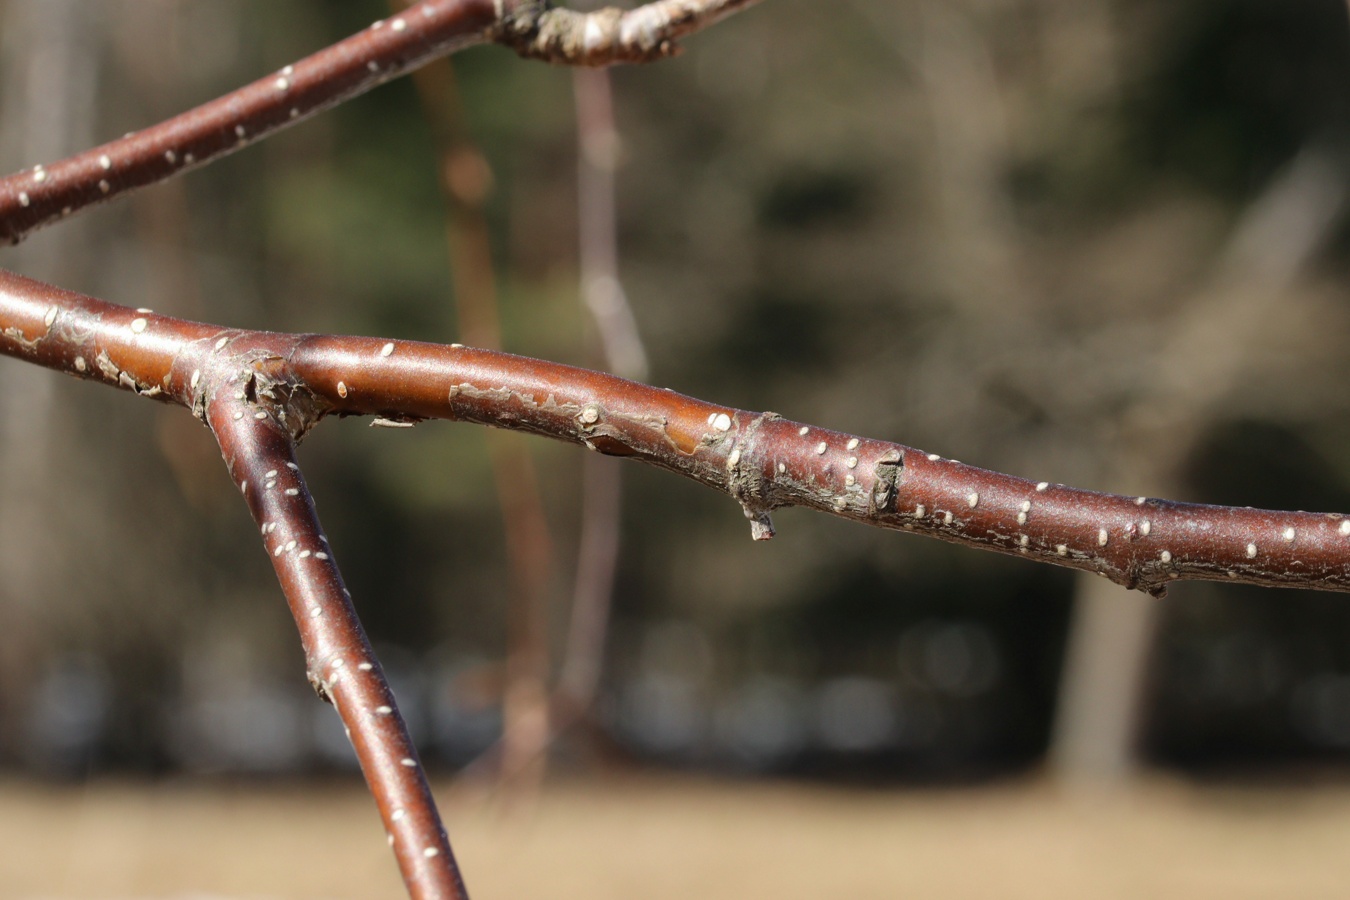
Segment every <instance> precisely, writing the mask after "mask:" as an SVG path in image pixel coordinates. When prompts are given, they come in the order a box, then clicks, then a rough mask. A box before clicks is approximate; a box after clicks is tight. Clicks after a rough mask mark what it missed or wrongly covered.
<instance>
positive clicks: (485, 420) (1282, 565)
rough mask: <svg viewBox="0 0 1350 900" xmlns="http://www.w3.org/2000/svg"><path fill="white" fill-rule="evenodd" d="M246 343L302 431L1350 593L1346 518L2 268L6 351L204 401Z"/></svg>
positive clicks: (1078, 565) (1160, 589)
mask: <svg viewBox="0 0 1350 900" xmlns="http://www.w3.org/2000/svg"><path fill="white" fill-rule="evenodd" d="M217 345H219V346H217ZM227 346H228V347H233V348H234V349H233V350H232V351H231V353H232V356H231V359H232V360H234V361H235V363H234V364H235V365H237V366H240V367H243V368H247V369H248V370H249V371H250V372H251V373H253V377H254V382H253V383H254V388H253V390H254V393H255V395H256V397H257V398H259V399H257V400H252V401H250V402H255V403H259V404H263V405H265V406H266V407H267V409H270V410H272V411H273V413H274V414H275V415H276V416H278V423H279V424H280V425H281V426H282V427H284V428H285V429H286V430H287V431H288V433H290V434H291V435H292V436H293V437H294V438H296V439H299V438H300V437H302V436H303V435H304V434H305V432H307V431H308V429H309V428H310V427H312V426H313V425H314V424H315V423H316V422H317V421H318V420H319V419H320V418H322V417H323V416H326V415H331V414H334V413H336V414H338V415H344V416H345V415H375V416H384V417H388V418H400V417H402V418H409V417H411V418H420V419H429V418H439V419H451V420H458V421H467V422H476V423H479V424H483V425H492V426H496V427H499V428H507V429H511V430H516V431H525V432H530V433H533V434H540V435H544V436H546V437H551V438H555V439H558V440H564V441H569V442H571V443H576V444H581V445H583V446H586V447H589V448H590V449H593V450H597V451H599V452H601V453H605V454H608V455H612V456H630V457H634V458H636V459H638V460H640V461H642V462H646V463H649V464H652V465H655V466H658V467H660V468H663V469H667V470H669V471H671V472H675V473H677V474H679V475H683V476H685V477H686V478H690V479H692V480H694V481H697V482H699V483H701V484H704V485H706V486H708V487H711V488H713V489H715V490H719V491H725V492H727V493H729V494H730V495H731V496H732V497H733V498H735V499H736V500H737V501H738V502H739V503H740V504H741V506H742V507H743V508H744V510H745V512H746V515H747V517H748V518H750V519H751V529H752V535H753V536H754V537H756V538H759V539H765V538H768V537H771V536H772V534H773V532H772V525H771V523H770V521H769V512H770V511H772V510H774V509H777V508H780V507H784V506H804V507H809V508H811V509H816V510H819V511H822V512H826V513H829V514H830V515H834V516H837V517H840V518H844V519H850V520H852V521H855V522H859V523H862V524H865V525H872V526H877V527H882V528H891V529H899V530H904V531H914V532H917V533H920V534H926V535H929V536H930V537H936V538H938V539H939V540H944V541H950V542H952V543H957V544H964V545H967V546H970V547H974V548H978V549H983V550H993V551H995V552H999V553H1006V554H1010V555H1020V556H1026V557H1028V558H1030V559H1035V560H1038V561H1041V562H1048V563H1052V564H1054V565H1059V566H1067V567H1069V568H1074V569H1080V570H1084V571H1088V572H1096V573H1098V574H1100V575H1102V576H1104V577H1106V578H1109V579H1111V580H1112V581H1114V582H1116V583H1118V584H1122V585H1125V586H1127V587H1131V588H1137V589H1139V590H1143V591H1147V592H1149V593H1152V594H1155V595H1161V594H1163V593H1164V592H1165V589H1166V586H1167V585H1168V584H1169V583H1171V582H1173V581H1180V580H1200V581H1224V580H1232V581H1237V582H1242V583H1247V584H1257V585H1265V586H1290V587H1316V588H1321V589H1325V590H1335V591H1350V518H1347V517H1346V516H1344V515H1340V514H1333V513H1326V514H1322V513H1306V512H1276V511H1269V510H1257V509H1250V508H1235V507H1226V506H1206V505H1201V504H1193V503H1175V502H1171V501H1167V500H1158V499H1149V498H1146V497H1124V496H1118V495H1114V494H1102V493H1097V492H1095V491H1085V490H1080V489H1077V488H1072V487H1067V486H1064V485H1058V484H1049V483H1047V482H1039V483H1037V482H1032V481H1028V480H1026V479H1023V478H1017V477H1015V476H1011V475H1002V474H999V473H997V472H990V471H987V470H984V469H979V468H976V467H974V466H968V465H965V464H963V463H960V462H957V461H956V460H950V459H943V458H941V457H940V456H938V455H937V454H924V453H923V452H921V451H919V450H915V449H913V448H911V447H906V446H904V445H902V444H895V443H891V442H888V441H881V440H873V439H868V438H861V437H855V436H853V435H849V434H844V433H841V432H837V431H831V430H829V429H825V428H819V427H817V426H814V425H804V424H801V423H799V422H792V421H789V420H787V419H784V418H782V417H781V416H779V415H778V414H777V413H771V412H764V413H759V412H750V411H746V410H740V409H734V408H731V407H727V406H720V405H718V404H713V403H708V402H706V401H703V400H697V399H694V398H692V397H686V396H683V395H681V394H677V393H675V392H673V391H669V390H665V389H661V388H653V387H648V386H646V385H643V384H638V383H636V382H633V381H627V380H625V379H622V378H617V377H615V376H612V375H605V374H603V373H599V372H592V371H588V370H586V369H579V368H575V367H572V366H565V365H559V364H556V363H549V362H542V361H539V360H533V359H527V358H524V357H519V356H512V355H510V354H506V353H496V352H493V351H488V350H475V349H471V348H468V347H463V346H459V345H453V344H452V345H450V346H443V345H438V344H427V343H421V342H415V341H387V340H384V339H382V338H365V337H340V336H334V335H283V334H274V333H270V332H252V331H238V330H231V329H223V328H220V327H218V326H213V325H202V324H198V323H193V322H187V321H183V320H181V319H174V318H170V317H168V316H158V315H155V314H154V313H151V312H148V311H133V310H130V309H127V308H126V307H121V306H117V305H115V304H111V303H106V302H104V301H101V300H96V299H94V298H92V297H85V296H82V295H79V294H74V293H71V292H68V291H64V290H61V289H59V288H54V287H51V286H49V285H44V284H42V283H40V282H35V281H32V280H30V279H27V278H23V277H22V276H19V275H14V274H12V273H0V353H3V354H5V355H8V356H14V357H18V358H21V359H26V360H28V361H30V362H34V363H37V364H39V365H43V366H46V367H48V368H52V369H58V370H60V371H64V372H68V373H70V374H72V375H76V376H78V377H83V378H97V379H100V380H103V381H105V382H106V383H110V384H113V385H115V386H120V387H122V388H124V389H128V390H135V391H136V392H137V393H141V394H145V395H148V396H153V397H156V398H158V399H161V400H167V401H173V402H177V403H180V404H182V405H184V406H186V407H188V408H189V409H193V410H194V411H197V413H198V415H201V414H202V412H201V411H202V409H203V408H204V407H203V405H202V404H203V403H204V397H203V395H202V393H201V385H200V383H199V382H200V380H201V373H200V372H198V373H197V374H198V378H197V379H193V378H192V377H191V373H192V372H193V371H194V369H193V363H192V360H193V359H197V358H199V357H200V356H201V353H202V352H205V351H204V348H215V351H214V352H219V350H220V349H222V348H224V347H227ZM189 348H191V349H192V350H193V352H191V353H189V352H187V350H188V349H189ZM90 360H97V361H98V362H97V365H91V364H90Z"/></svg>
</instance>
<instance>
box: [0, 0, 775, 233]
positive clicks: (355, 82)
mask: <svg viewBox="0 0 1350 900" xmlns="http://www.w3.org/2000/svg"><path fill="white" fill-rule="evenodd" d="M757 2H759V0H658V2H656V3H649V4H647V5H646V6H643V7H640V8H638V9H635V10H631V11H629V12H622V11H620V10H601V11H599V12H595V13H587V14H582V13H573V12H570V11H568V10H561V9H550V8H549V7H548V5H547V4H545V3H541V2H536V0H421V2H419V3H417V4H415V5H414V6H411V7H409V8H408V10H407V12H405V13H403V14H402V15H399V16H393V17H391V18H389V19H387V20H384V19H382V20H380V21H378V22H375V23H374V24H373V25H371V26H370V27H369V28H367V29H365V30H364V31H361V32H360V33H358V34H355V35H353V36H351V37H349V38H347V39H346V40H344V41H340V42H338V43H336V44H334V45H333V46H331V47H328V48H326V49H324V50H321V51H319V52H318V53H315V54H313V55H312V56H307V57H305V58H304V59H302V60H300V61H299V62H296V63H294V64H292V65H288V66H285V67H284V68H282V69H280V70H278V71H277V72H275V73H273V74H271V75H269V76H267V77H266V78H261V79H259V80H258V81H255V82H253V83H252V84H250V85H247V86H246V87H242V88H240V89H239V90H237V91H234V92H232V93H229V94H226V95H225V96H223V97H220V98H218V99H216V100H212V101H211V102H210V103H205V104H203V105H201V106H198V107H197V108H196V109H192V110H189V111H187V112H185V113H183V114H181V115H178V116H174V117H173V118H172V119H168V120H166V121H164V122H161V123H159V124H158V125H153V126H151V127H149V128H146V129H144V130H143V131H136V132H132V133H130V134H128V135H126V136H125V137H122V138H119V139H118V140H115V141H109V142H108V143H106V144H103V145H102V146H99V147H95V148H94V149H92V150H87V151H85V152H84V153H79V154H76V155H75V156H71V157H68V158H66V159H63V160H60V161H58V162H52V163H45V164H40V165H36V166H34V167H33V168H31V169H27V170H25V171H22V172H17V173H15V174H13V175H10V176H8V177H5V178H0V243H8V244H17V243H18V242H19V241H21V240H23V239H24V238H25V237H27V236H28V235H29V234H30V233H32V232H33V231H36V230H37V229H39V228H41V227H43V226H44V225H49V224H51V223H52V222H56V221H59V220H61V219H63V218H65V217H66V216H69V215H72V214H73V213H75V212H78V211H79V210H82V209H86V208H88V207H90V206H94V205H96V204H98V203H102V202H104V201H105V200H110V199H112V198H113V197H117V196H119V195H121V194H124V193H127V192H128V191H133V190H135V189H137V188H141V187H145V186H146V185H150V184H155V183H156V182H160V181H164V180H166V179H169V178H172V177H174V176H175V175H178V174H179V173H181V172H186V171H188V170H189V169H194V168H197V167H199V166H203V165H205V164H206V163H208V162H210V161H211V160H213V159H217V158H219V157H221V156H225V155H227V154H229V153H233V152H234V151H236V150H239V149H242V148H243V147H246V146H248V145H249V144H251V143H253V142H255V141H258V140H260V139H262V138H264V137H267V136H268V135H270V134H272V133H274V132H276V131H279V130H281V129H282V128H285V127H286V126H288V125H293V124H295V123H296V122H299V121H301V120H303V119H305V118H308V117H309V116H311V115H313V114H314V113H316V112H320V111H322V110H325V109H328V108H329V107H331V106H336V105H337V104H339V103H342V102H343V101H345V100H350V99H351V98H352V97H356V96H359V95H361V94H363V93H365V92H366V91H368V90H370V89H371V88H373V87H376V86H378V85H381V84H383V83H384V82H386V81H389V80H390V79H392V78H397V77H398V76H400V75H402V74H404V73H406V72H408V71H410V70H412V69H415V68H417V67H418V66H420V65H422V64H424V63H426V62H427V61H429V60H432V59H435V58H436V57H438V56H444V55H445V54H447V53H453V52H454V51H456V50H460V49H463V48H464V47H468V46H471V45H473V44H479V43H484V42H487V41H497V42H499V43H502V44H506V45H508V46H510V47H512V48H513V49H515V50H516V51H517V52H519V53H521V54H522V55H524V56H532V57H538V58H544V59H548V60H549V61H551V62H558V63H570V64H575V65H609V64H611V63H618V62H644V61H647V60H651V59H657V58H660V57H662V56H669V55H670V54H671V53H673V52H674V49H675V41H676V40H678V39H679V38H680V37H683V36H684V35H687V34H691V33H692V32H694V31H697V30H699V29H702V28H705V27H707V26H708V25H711V24H712V23H714V22H716V21H718V20H720V19H722V18H724V17H726V16H728V15H730V14H731V13H733V12H736V11H738V10H740V9H742V8H745V7H748V6H751V5H753V4H754V3H757Z"/></svg>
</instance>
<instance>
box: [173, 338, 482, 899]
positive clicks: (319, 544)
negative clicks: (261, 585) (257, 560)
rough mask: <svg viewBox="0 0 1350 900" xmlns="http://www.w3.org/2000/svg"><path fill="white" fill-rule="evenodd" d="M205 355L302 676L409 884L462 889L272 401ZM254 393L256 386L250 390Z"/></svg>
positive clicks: (223, 435)
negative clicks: (291, 623) (366, 790)
mask: <svg viewBox="0 0 1350 900" xmlns="http://www.w3.org/2000/svg"><path fill="white" fill-rule="evenodd" d="M232 363H233V360H232V359H231V358H230V357H229V356H224V357H222V356H219V355H217V356H216V358H215V359H214V360H212V361H211V363H207V361H206V360H203V364H204V365H208V369H207V371H208V373H209V374H208V375H207V376H206V377H204V378H202V379H199V387H198V389H199V390H200V391H201V393H202V395H203V397H204V401H203V402H204V404H205V410H206V419H207V422H208V424H209V425H210V427H211V430H212V431H213V432H214V433H215V435H216V439H217V440H218V441H219V442H220V448H221V452H222V453H223V454H224V456H225V462H226V465H227V466H228V467H229V470H230V477H231V478H232V479H233V480H234V483H235V484H237V485H238V486H239V489H240V490H241V491H242V492H243V494H244V499H245V500H246V501H247V502H248V507H249V511H250V512H251V513H252V514H253V521H254V522H255V523H256V524H257V525H258V528H259V530H260V531H261V532H262V536H263V546H264V547H266V548H267V550H268V552H269V555H270V556H271V558H272V565H273V567H274V568H275V569H276V573H277V579H278V580H279V581H280V582H281V587H282V590H283V591H284V592H285V594H286V601H287V602H288V603H289V604H290V608H291V615H292V616H294V618H295V624H296V626H297V627H298V628H299V629H300V641H301V643H302V645H303V646H304V651H305V664H306V667H307V669H308V675H309V682H310V684H312V685H313V686H314V690H315V691H316V692H317V693H318V695H319V696H320V697H321V698H323V699H324V700H326V701H327V702H329V703H331V704H333V706H334V707H335V708H336V709H337V711H338V715H339V716H341V717H342V722H343V724H344V725H345V726H346V729H347V736H348V738H349V739H350V740H351V742H352V747H353V748H354V749H355V750H356V756H357V759H358V760H359V761H360V763H361V770H362V772H363V773H364V774H365V776H366V783H367V784H369V785H370V792H371V794H373V795H374V797H375V802H376V804H377V806H378V807H379V810H380V817H381V818H382V819H383V820H384V827H385V831H386V832H387V833H388V835H389V843H390V846H392V847H393V849H394V855H395V857H396V858H397V859H398V865H399V869H400V870H401V871H402V873H403V880H404V883H405V884H406V885H407V886H408V891H409V894H410V895H411V896H412V897H414V898H417V900H421V898H427V900H430V898H467V896H468V894H467V892H466V891H465V888H464V882H463V880H462V879H461V877H460V874H459V867H458V866H457V865H456V863H455V858H454V855H453V853H452V852H451V850H450V842H449V839H448V838H447V837H446V833H445V828H444V826H443V825H442V824H441V819H440V814H439V813H438V812H437V810H436V802H435V800H434V799H433V798H432V795H431V788H430V787H429V786H428V785H427V780H426V775H425V774H424V773H423V770H422V767H421V765H420V763H419V762H418V758H417V751H416V749H415V748H414V747H413V743H412V739H411V738H410V737H409V736H408V729H407V726H406V725H405V724H404V722H403V716H402V714H401V713H400V712H399V710H398V705H397V703H396V702H395V700H394V694H393V691H391V690H390V688H389V682H388V681H387V680H386V679H385V677H384V671H383V669H381V668H380V664H379V661H378V660H376V658H375V654H374V651H373V650H371V647H370V642H369V641H368V640H367V639H366V635H365V631H364V630H363V629H362V627H361V622H360V620H359V619H358V618H357V616H356V610H355V609H353V608H352V602H351V594H350V592H348V590H347V588H346V587H345V586H344V585H343V583H342V575H341V573H340V572H339V571H338V568H337V563H336V562H334V560H333V557H332V551H331V550H330V549H329V546H328V538H327V537H325V536H324V533H323V529H322V528H321V527H320V525H319V519H318V516H317V514H316V513H315V511H314V503H313V500H312V499H311V498H310V495H309V490H308V488H307V487H306V486H305V481H304V478H303V477H302V475H301V473H300V467H299V466H298V465H297V464H296V462H295V455H294V444H293V443H292V441H291V437H290V435H289V434H288V433H287V431H286V429H285V428H284V426H283V425H282V423H281V422H280V421H278V420H277V419H276V418H274V416H273V413H272V411H269V410H268V409H266V408H259V406H260V405H263V406H265V404H259V403H257V402H250V399H249V396H250V390H249V385H250V384H252V383H253V382H254V380H255V378H256V375H255V374H254V373H253V372H251V371H250V367H249V366H248V365H244V366H242V367H236V366H235V365H233V364H232ZM255 396H256V395H255Z"/></svg>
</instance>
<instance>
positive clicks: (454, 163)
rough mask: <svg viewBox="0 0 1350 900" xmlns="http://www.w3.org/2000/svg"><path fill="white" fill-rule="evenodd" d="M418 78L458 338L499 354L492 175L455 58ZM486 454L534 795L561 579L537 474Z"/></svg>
mask: <svg viewBox="0 0 1350 900" xmlns="http://www.w3.org/2000/svg"><path fill="white" fill-rule="evenodd" d="M397 2H398V0H395V3H397ZM413 81H414V83H415V84H416V85H417V91H418V94H419V95H420V96H421V98H422V107H423V110H424V111H425V113H426V118H427V121H428V122H429V123H430V125H431V130H432V133H433V134H434V135H435V139H436V145H437V151H438V154H439V157H440V160H439V161H440V170H441V171H440V175H441V177H440V184H441V193H442V196H443V197H444V200H445V210H446V237H447V243H448V249H449V253H450V259H451V263H452V265H451V277H452V278H453V279H454V296H455V310H456V313H457V318H458V319H459V325H460V333H461V335H462V336H463V338H464V340H466V341H468V342H470V343H472V344H474V345H476V346H480V347H486V348H490V349H500V347H501V315H500V312H499V310H498V296H497V281H496V276H495V272H494V266H493V261H492V248H491V245H490V242H489V238H488V225H487V219H486V216H485V214H484V210H483V205H484V203H485V201H486V200H487V197H488V193H489V191H490V190H491V186H492V170H491V168H490V167H489V166H488V162H487V160H486V159H485V158H484V157H483V154H482V152H481V151H480V150H479V148H478V147H477V145H476V144H475V143H474V142H473V141H472V140H471V139H470V137H469V134H468V128H467V124H466V122H465V120H464V111H463V108H462V107H461V105H460V102H459V96H458V90H457V88H458V85H457V82H456V79H455V73H454V69H453V67H452V66H451V64H450V61H449V60H448V59H438V60H435V61H433V62H432V63H431V64H430V65H427V66H425V67H424V68H422V69H421V70H419V71H418V72H416V73H414V75H413ZM487 447H488V455H489V456H490V457H491V461H492V474H493V480H494V481H495V483H496V487H497V496H498V502H499V504H500V506H501V511H502V520H503V523H504V525H505V527H506V546H507V553H508V556H509V557H510V561H511V575H512V578H511V581H512V582H513V590H512V593H511V600H510V605H509V610H508V615H507V643H508V646H507V659H506V685H505V690H504V693H503V698H502V720H503V726H502V732H503V733H502V754H501V759H500V763H501V765H500V769H499V774H500V776H501V778H502V781H503V783H504V784H505V785H507V786H508V787H511V788H514V789H516V790H517V793H518V794H519V796H521V797H523V798H528V797H531V796H533V794H534V793H535V791H536V789H537V788H538V786H539V784H540V783H541V782H542V780H543V777H544V773H545V767H546V765H547V756H546V755H545V754H544V753H542V752H541V751H542V750H543V748H544V746H545V744H546V743H547V741H548V733H549V713H548V677H549V647H548V591H549V585H550V582H551V581H552V576H553V559H554V554H553V539H552V536H551V535H550V533H549V527H548V519H547V517H546V516H545V514H544V502H543V498H542V497H541V496H540V493H539V477H538V472H537V471H536V469H535V465H534V461H533V460H532V459H531V458H530V454H529V450H528V448H527V447H526V446H525V445H524V444H523V443H522V441H521V439H520V436H519V435H514V434H508V433H505V432H499V431H489V432H488V434H487Z"/></svg>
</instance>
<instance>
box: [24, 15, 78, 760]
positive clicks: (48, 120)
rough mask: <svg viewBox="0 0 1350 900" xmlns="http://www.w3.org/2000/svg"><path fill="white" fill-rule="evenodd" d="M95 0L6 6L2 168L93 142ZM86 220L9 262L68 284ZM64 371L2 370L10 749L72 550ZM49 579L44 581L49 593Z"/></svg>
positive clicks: (45, 238)
mask: <svg viewBox="0 0 1350 900" xmlns="http://www.w3.org/2000/svg"><path fill="white" fill-rule="evenodd" d="M100 8H101V7H100V5H99V4H90V3H81V2H79V0H46V2H43V3H21V4H13V5H8V6H5V7H0V22H2V23H3V24H2V25H0V35H3V37H2V38H0V40H3V42H4V44H5V46H4V53H3V56H2V58H3V60H4V66H3V70H0V104H2V105H0V161H3V169H4V171H13V170H17V169H19V168H20V167H23V166H31V165H33V164H35V163H37V162H40V161H43V160H52V159H59V158H60V157H62V156H64V155H65V154H67V153H70V152H71V151H72V150H75V149H78V148H83V147H86V146H90V145H92V144H93V143H94V138H95V134H94V129H95V126H96V122H97V119H98V117H97V115H96V110H97V105H96V99H97V94H98V84H99V82H98V67H99V56H100V54H99V52H98V38H97V35H98V33H99V31H100V29H99V12H100ZM86 233H87V228H86V226H85V222H84V220H80V221H76V222H71V223H70V224H69V225H67V226H65V227H62V228H55V229H52V230H51V231H49V232H47V233H44V234H42V235H40V236H38V237H36V238H34V239H33V240H32V241H30V242H28V243H27V244H24V245H21V246H19V247H17V248H14V249H13V250H11V251H9V255H8V257H7V259H6V261H5V266H6V267H7V268H15V269H19V270H22V271H23V272H25V273H27V274H29V275H32V276H34V277H37V278H40V279H44V280H52V281H57V282H63V283H70V282H71V281H72V278H71V273H72V270H73V269H74V268H76V267H78V266H79V265H80V263H79V262H78V261H79V260H80V259H81V258H82V257H83V255H84V254H82V253H81V252H80V247H81V245H82V244H83V243H84V240H85V237H84V236H85V234H86ZM57 382H58V376H55V375H53V373H51V372H45V371H43V370H41V369H39V368H37V367H35V366H25V365H7V366H5V368H4V369H3V371H0V459H3V460H4V461H5V468H6V471H7V472H8V473H9V474H10V475H11V476H12V477H7V478H4V479H0V571H3V572H4V578H3V579H2V580H0V752H2V753H5V754H6V755H12V754H13V753H14V752H15V751H16V750H17V749H18V747H17V744H16V741H17V740H19V739H20V738H18V737H17V735H18V733H19V731H20V729H21V725H20V718H19V717H20V716H21V715H22V713H23V711H22V710H21V709H19V708H18V706H19V704H20V702H21V698H23V697H24V696H25V695H27V693H28V691H27V690H26V685H27V684H29V683H31V680H32V679H33V678H34V677H36V675H37V674H38V673H35V672H34V671H33V667H34V659H33V657H32V656H31V650H32V648H33V647H34V646H36V644H35V642H34V640H33V635H34V634H35V633H36V632H38V631H40V630H41V623H40V620H39V617H38V616H37V605H36V604H37V602H38V601H39V599H40V598H41V596H42V594H44V593H47V592H49V591H50V587H49V585H50V582H51V581H52V580H53V578H56V577H59V575H53V573H54V572H60V571H61V570H62V568H63V567H65V566H68V565H69V564H70V560H69V559H68V558H67V556H66V554H65V553H63V552H62V551H63V547H62V545H63V542H62V535H61V533H60V532H61V529H60V527H59V518H58V517H54V516H52V515H51V512H50V511H51V509H52V508H53V506H54V502H53V501H54V498H53V494H54V493H59V491H60V489H61V485H62V483H63V480H62V478H61V477H60V473H61V472H62V471H63V460H68V459H69V458H70V452H69V451H68V450H67V449H66V448H65V447H64V446H63V443H62V442H61V441H60V440H59V439H58V435H59V433H60V430H61V420H62V419H63V415H62V412H61V408H62V404H59V403H57V402H55V401H54V397H55V393H56V385H57ZM44 585H47V586H48V587H47V590H46V591H44Z"/></svg>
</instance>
